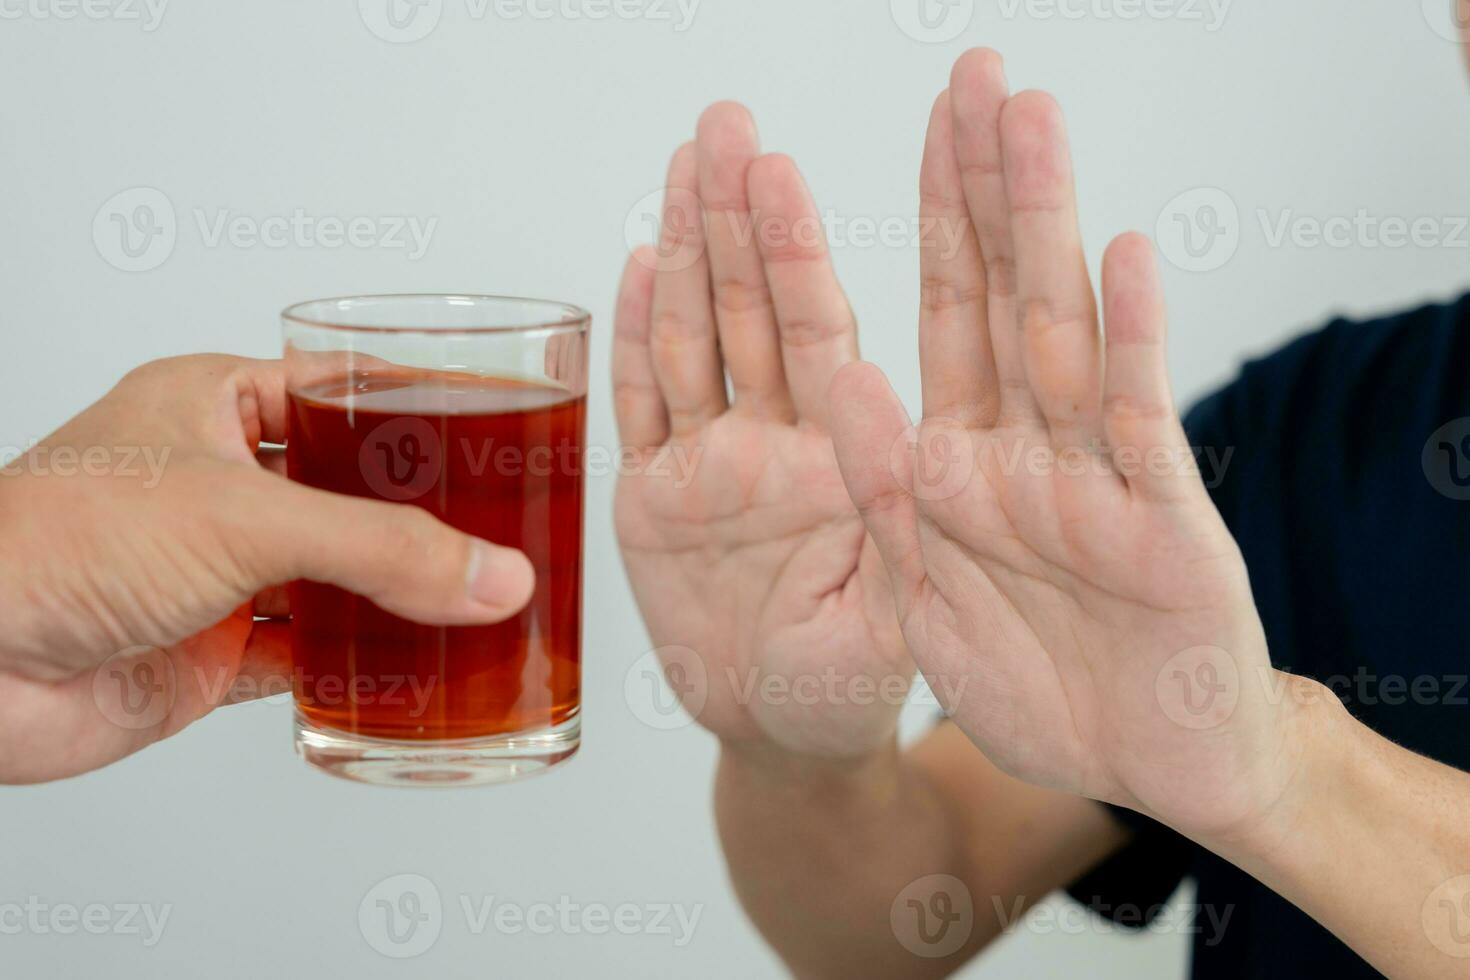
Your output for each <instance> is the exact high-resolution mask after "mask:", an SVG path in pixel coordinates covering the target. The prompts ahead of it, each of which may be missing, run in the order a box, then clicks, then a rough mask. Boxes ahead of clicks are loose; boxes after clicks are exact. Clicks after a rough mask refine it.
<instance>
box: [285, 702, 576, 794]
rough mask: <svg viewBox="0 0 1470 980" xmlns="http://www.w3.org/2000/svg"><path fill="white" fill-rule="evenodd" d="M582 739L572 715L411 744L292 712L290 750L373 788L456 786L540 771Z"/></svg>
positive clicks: (506, 780)
mask: <svg viewBox="0 0 1470 980" xmlns="http://www.w3.org/2000/svg"><path fill="white" fill-rule="evenodd" d="M581 741H582V719H581V717H580V716H578V715H574V716H572V717H571V718H568V719H567V720H566V721H564V722H562V723H561V724H560V725H557V726H555V727H554V728H542V729H538V730H536V731H530V732H517V733H514V734H509V735H494V736H491V737H488V738H466V739H458V740H456V741H448V742H411V741H406V740H405V741H396V740H393V739H383V738H369V737H367V736H365V735H354V734H352V733H350V732H339V731H333V730H331V729H328V728H321V727H319V726H317V725H313V724H312V723H311V722H310V721H308V720H307V719H306V718H305V717H303V716H302V715H301V714H300V713H299V712H298V713H297V715H296V753H297V754H298V755H300V756H301V757H302V758H303V759H305V760H306V761H307V762H308V763H310V764H311V765H313V766H315V767H316V768H318V769H320V770H322V771H323V772H327V773H330V774H331V775H333V776H338V777H340V778H342V779H350V780H353V781H354V782H359V783H370V784H372V785H374V786H430V787H459V786H486V785H490V784H492V783H509V782H514V781H515V780H518V779H524V778H526V777H527V776H534V775H536V774H538V773H543V772H546V771H547V770H549V769H551V768H552V767H554V766H556V765H558V764H560V763H563V762H565V761H566V760H567V759H570V758H571V757H572V756H573V755H574V754H575V753H576V751H577V747H578V746H579V745H580V744H581Z"/></svg>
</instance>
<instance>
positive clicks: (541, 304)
mask: <svg viewBox="0 0 1470 980" xmlns="http://www.w3.org/2000/svg"><path fill="white" fill-rule="evenodd" d="M590 323H591V318H590V317H589V316H588V315H587V313H586V312H585V311H583V310H581V309H578V308H577V307H574V306H569V305H567V304H564V303H554V302H546V301H540V300H527V299H513V298H507V297H498V296H451V295H409V296H359V297H350V298H345V299H327V300H315V301H312V302H308V303H301V304H298V305H296V306H293V307H291V308H290V309H288V310H286V311H285V312H284V313H283V314H282V327H283V332H284V335H285V358H286V366H287V376H288V385H289V391H288V394H289V397H290V429H289V435H288V440H287V447H286V457H287V467H288V472H289V475H290V478H291V479H293V480H296V481H298V482H300V483H304V484H307V485H310V486H313V487H317V488H320V489H323V490H330V491H332V492H334V493H340V494H350V495H353V496H358V497H369V498H374V499H378V500H386V501H392V502H394V503H397V504H400V505H402V506H405V507H421V508H423V509H425V510H427V511H429V512H430V513H432V514H434V515H435V516H436V517H438V518H439V519H441V520H443V521H445V522H446V523H448V524H450V525H453V526H454V527H456V528H459V529H460V530H462V531H465V532H466V533H469V534H473V535H475V536H477V537H480V538H484V539H486V540H488V541H493V542H495V543H496V544H501V545H505V546H508V547H513V548H519V549H520V550H521V551H523V552H525V554H526V555H527V557H529V558H530V560H531V563H532V564H533V565H534V566H535V569H536V589H535V594H534V595H533V596H532V599H531V602H530V604H529V605H528V606H527V607H526V608H525V610H524V611H523V612H521V613H519V614H518V615H516V616H514V617H512V618H511V619H509V620H507V621H505V622H502V623H497V624H494V625H489V626H450V627H442V626H429V625H425V624H422V623H415V622H411V621H409V620H406V619H401V618H399V617H397V616H394V615H392V614H390V613H388V612H385V611H384V610H383V609H381V608H379V607H378V606H377V605H375V604H374V603H372V602H370V601H369V600H367V599H365V598H362V597H359V596H355V595H352V594H350V593H348V592H345V591H343V590H342V589H338V588H335V587H333V586H329V585H324V584H321V583H316V582H306V581H302V582H296V583H294V584H293V585H292V586H291V589H290V601H291V620H292V625H291V641H292V653H293V659H294V661H295V663H294V668H295V671H294V672H295V678H294V681H295V683H294V687H295V695H296V746H297V750H298V752H300V754H301V755H302V756H303V757H304V758H305V759H306V760H307V761H308V762H309V763H311V764H312V765H314V766H317V767H319V768H321V769H324V770H326V771H328V772H331V773H333V774H335V775H338V776H343V777H346V778H349V779H355V780H359V781H362V782H369V783H380V784H398V785H404V784H407V785H466V784H476V783H489V782H504V781H507V780H512V779H516V778H519V777H521V776H523V775H527V774H530V773H533V772H537V771H541V770H544V769H546V768H548V767H551V766H554V765H556V764H557V763H559V762H562V761H564V760H565V759H567V758H569V757H570V756H571V755H572V754H573V753H574V752H575V751H576V750H577V746H578V741H579V738H580V731H581V721H580V717H579V708H580V695H581V637H582V624H581V613H582V511H583V487H584V478H583V476H584V474H583V465H582V464H583V457H584V455H585V451H586V412H587V409H586V393H587V335H588V329H589V326H590Z"/></svg>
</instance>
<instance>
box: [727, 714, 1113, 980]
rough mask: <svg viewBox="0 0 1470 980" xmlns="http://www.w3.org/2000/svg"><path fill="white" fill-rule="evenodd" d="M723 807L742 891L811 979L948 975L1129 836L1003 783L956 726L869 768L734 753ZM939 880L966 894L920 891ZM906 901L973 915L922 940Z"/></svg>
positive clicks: (771, 935)
mask: <svg viewBox="0 0 1470 980" xmlns="http://www.w3.org/2000/svg"><path fill="white" fill-rule="evenodd" d="M715 801H716V816H717V820H718V823H719V830H720V836H721V840H722V843H723V844H724V849H725V856H726V859H727V861H728V862H729V865H730V870H731V875H732V878H733V880H734V884H735V888H736V891H737V893H738V894H739V896H740V899H741V901H742V903H743V904H744V905H745V908H746V910H747V911H748V913H749V914H750V916H751V918H752V920H753V921H754V922H755V924H756V926H757V928H759V929H760V931H761V932H762V933H763V934H764V936H765V937H766V939H767V940H768V941H769V942H770V943H771V944H772V945H773V946H774V947H775V948H776V949H777V951H778V952H779V953H780V954H781V955H782V957H783V958H784V959H785V960H786V962H787V964H788V965H789V966H790V967H791V968H792V970H793V972H794V973H796V975H797V976H799V977H803V978H816V977H827V976H836V977H843V978H860V977H883V978H885V980H888V978H892V980H900V978H910V977H913V978H923V977H939V976H946V975H948V974H949V973H952V972H953V971H954V970H956V969H958V968H959V967H960V966H961V965H963V964H964V963H965V962H966V961H967V960H968V959H969V958H970V957H971V956H973V955H974V954H975V952H976V951H978V950H979V949H981V948H983V947H984V946H985V945H986V944H988V943H989V942H990V941H991V940H993V939H994V938H995V937H996V936H998V935H999V934H1000V933H1001V932H1002V931H1003V929H1004V927H1005V925H1006V924H1007V923H1008V922H1009V920H1010V918H1011V917H1013V916H1014V915H1015V914H1016V913H1017V912H1019V911H1020V910H1022V909H1024V908H1025V907H1027V906H1029V905H1031V904H1033V903H1034V902H1037V901H1039V900H1041V899H1042V898H1044V897H1045V896H1046V895H1047V894H1048V893H1050V892H1051V891H1053V890H1054V889H1056V888H1058V887H1061V886H1062V885H1065V884H1066V883H1067V882H1069V881H1071V880H1072V879H1074V878H1075V877H1077V876H1078V875H1079V874H1081V873H1082V872H1083V871H1085V870H1087V869H1088V868H1089V867H1091V866H1092V865H1093V864H1095V863H1096V862H1097V861H1099V860H1101V859H1102V858H1103V857H1105V856H1106V855H1107V854H1108V853H1111V851H1113V850H1114V849H1116V848H1117V847H1119V846H1121V844H1122V843H1123V841H1124V840H1125V837H1126V835H1125V833H1124V831H1122V830H1121V828H1119V827H1118V826H1117V825H1116V824H1115V823H1114V822H1113V821H1112V820H1110V819H1109V818H1108V817H1107V816H1106V815H1105V814H1104V813H1103V811H1102V810H1101V808H1099V807H1097V806H1095V805H1093V804H1092V803H1091V802H1090V801H1086V800H1082V799H1080V798H1077V797H1064V796H1061V795H1060V794H1054V793H1050V792H1048V791H1046V790H1040V789H1036V788H1035V787H1031V786H1027V785H1025V784H1023V783H1020V782H1018V781H1016V780H1014V779H1011V778H1010V777H1008V776H1006V775H1004V774H1002V773H1000V772H999V771H998V770H996V769H995V768H994V767H993V766H992V765H991V764H990V763H989V762H988V761H987V760H986V759H985V757H984V756H983V755H981V753H980V752H979V751H978V750H977V749H976V748H975V747H974V746H973V745H972V744H971V743H970V742H969V741H968V739H966V738H965V736H964V735H963V733H961V732H960V731H959V730H958V729H956V728H955V727H954V726H952V725H943V726H941V727H940V728H939V729H938V730H936V731H935V732H934V733H932V734H931V735H930V736H929V737H928V738H927V739H925V740H924V741H923V742H921V743H920V744H919V745H917V746H915V747H914V748H913V749H911V750H909V751H906V752H900V751H899V750H898V749H897V748H896V747H895V748H892V749H890V750H888V751H886V752H884V753H882V754H881V755H879V756H876V757H873V758H869V759H866V760H863V761H860V762H847V763H832V762H813V761H803V760H801V759H799V758H797V757H793V756H790V755H786V754H783V753H780V752H778V751H775V750H770V749H761V750H753V749H749V748H745V749H742V748H737V747H731V746H728V745H727V746H726V747H725V749H724V752H723V754H722V758H721V762H720V767H719V773H718V777H717V784H716V794H715ZM931 875H948V876H952V877H953V878H957V879H959V881H961V882H963V886H964V887H963V889H958V888H955V887H954V886H953V884H952V883H951V884H947V885H946V884H945V883H944V882H943V881H935V880H931V881H928V882H924V883H921V884H919V885H917V886H915V884H914V883H915V882H919V881H920V879H925V878H927V877H928V876H931ZM911 886H912V887H911ZM936 886H938V887H942V888H944V889H946V890H947V891H948V892H949V893H950V894H949V895H948V896H947V897H940V898H939V899H938V902H939V903H941V904H934V903H935V900H936ZM901 895H902V900H900V896H901ZM909 900H913V901H916V902H919V903H920V904H921V905H923V906H927V907H928V908H929V910H930V911H931V912H932V913H941V912H943V911H944V910H945V908H946V907H948V908H950V909H953V910H955V911H965V912H967V913H969V919H968V920H967V921H966V922H965V924H964V925H962V926H960V929H961V930H963V933H964V934H963V942H962V943H961V944H960V945H958V947H957V948H954V949H953V951H950V947H951V946H953V945H954V943H955V942H957V941H958V940H959V939H960V938H961V937H960V936H959V934H956V935H955V936H949V935H946V936H945V937H944V939H942V940H939V941H936V942H934V943H933V944H930V943H929V942H928V941H927V940H925V939H922V938H919V936H918V934H917V932H916V931H915V926H916V925H917V920H916V918H915V916H917V915H918V914H919V912H918V910H917V909H915V908H913V907H911V906H910V905H909ZM946 902H947V903H948V906H946V905H944V904H942V903H946ZM895 905H897V906H898V911H897V912H896V913H895V912H894V909H895ZM895 915H896V916H897V924H898V930H897V931H896V929H895V920H894V918H893V917H894V916H895ZM937 921H938V920H937V919H933V918H931V920H930V924H931V925H932V924H934V923H936V922H937ZM900 932H902V933H903V935H902V936H901V935H900V934H899V933H900ZM936 953H944V954H945V955H935V954H936Z"/></svg>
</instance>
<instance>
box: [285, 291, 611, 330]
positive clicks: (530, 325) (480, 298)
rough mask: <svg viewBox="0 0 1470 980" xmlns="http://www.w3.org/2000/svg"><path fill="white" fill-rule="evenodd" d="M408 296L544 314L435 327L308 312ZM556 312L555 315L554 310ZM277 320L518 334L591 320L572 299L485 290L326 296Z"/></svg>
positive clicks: (583, 325)
mask: <svg viewBox="0 0 1470 980" xmlns="http://www.w3.org/2000/svg"><path fill="white" fill-rule="evenodd" d="M405 300H408V301H412V300H461V301H464V302H465V303H473V304H482V303H486V304H488V303H495V304H512V303H519V304H522V305H525V306H528V307H532V308H541V309H544V310H545V311H546V312H547V314H548V315H547V317H546V318H544V319H542V318H533V319H532V321H531V322H527V323H516V324H486V325H483V326H468V327H465V326H453V327H436V326H433V325H431V324H404V325H402V326H398V325H394V326H371V325H368V324H353V323H337V322H333V321H332V320H331V319H330V318H322V317H319V316H308V315H307V314H306V311H307V310H309V309H310V308H312V307H322V306H326V305H330V304H336V305H338V306H348V305H349V304H354V303H368V302H391V301H405ZM557 313H560V316H559V317H557V316H556V314H557ZM281 320H282V321H284V322H286V323H291V324H295V325H296V326H301V327H309V328H313V329H318V330H338V331H342V332H344V333H374V334H415V333H422V334H470V335H473V334H521V333H535V332H537V331H557V332H566V333H574V332H577V331H586V330H587V328H588V326H589V325H590V324H591V322H592V314H591V313H588V312H587V311H586V310H584V309H582V307H580V306H577V305H575V304H572V303H564V302H562V301H560V300H554V299H537V298H535V297H530V296H496V295H492V294H489V293H367V294H361V295H352V296H329V297H324V298H322V299H308V300H303V301H302V302H299V303H292V304H291V305H290V306H288V307H286V308H285V309H284V310H282V311H281Z"/></svg>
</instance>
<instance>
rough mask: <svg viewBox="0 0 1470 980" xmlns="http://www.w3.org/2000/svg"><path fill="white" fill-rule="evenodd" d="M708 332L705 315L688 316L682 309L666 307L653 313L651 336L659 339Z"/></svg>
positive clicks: (698, 335) (685, 336)
mask: <svg viewBox="0 0 1470 980" xmlns="http://www.w3.org/2000/svg"><path fill="white" fill-rule="evenodd" d="M708 332H709V323H708V322H707V319H706V318H705V317H699V316H690V315H689V314H688V313H686V312H685V311H684V310H680V309H675V308H666V309H662V310H659V311H658V312H657V313H655V314H654V315H653V336H654V337H655V338H657V339H659V340H664V339H685V338H689V337H702V336H704V335H705V334H707V333H708Z"/></svg>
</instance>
